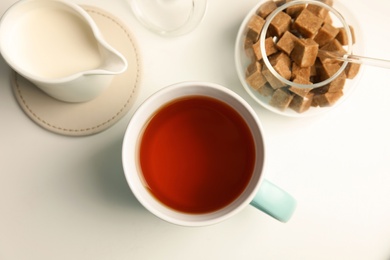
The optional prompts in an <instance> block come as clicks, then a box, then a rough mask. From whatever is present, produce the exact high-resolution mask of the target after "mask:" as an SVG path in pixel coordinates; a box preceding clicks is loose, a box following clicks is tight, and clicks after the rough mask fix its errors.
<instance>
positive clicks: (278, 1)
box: [274, 0, 286, 7]
mask: <svg viewBox="0 0 390 260" xmlns="http://www.w3.org/2000/svg"><path fill="white" fill-rule="evenodd" d="M274 2H275V4H276V6H277V7H279V6H282V5H284V4H285V3H286V0H276V1H274Z"/></svg>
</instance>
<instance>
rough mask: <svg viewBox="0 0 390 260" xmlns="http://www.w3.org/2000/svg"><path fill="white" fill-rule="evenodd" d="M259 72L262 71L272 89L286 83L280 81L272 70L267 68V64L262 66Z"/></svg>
mask: <svg viewBox="0 0 390 260" xmlns="http://www.w3.org/2000/svg"><path fill="white" fill-rule="evenodd" d="M261 73H263V75H264V77H265V78H266V79H267V81H268V83H269V85H270V86H271V87H272V88H273V89H279V88H281V87H284V86H286V84H284V83H283V82H282V81H280V80H279V79H277V78H276V77H275V76H274V75H273V74H272V72H271V71H270V70H269V69H268V68H267V66H263V70H262V71H261Z"/></svg>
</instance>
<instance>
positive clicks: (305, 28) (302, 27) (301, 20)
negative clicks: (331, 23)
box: [292, 9, 323, 38]
mask: <svg viewBox="0 0 390 260" xmlns="http://www.w3.org/2000/svg"><path fill="white" fill-rule="evenodd" d="M322 23H323V19H322V18H320V17H318V16H316V15H315V14H313V13H312V12H310V11H309V10H307V9H304V10H303V11H302V12H301V13H300V14H299V15H298V17H297V19H296V20H295V22H294V23H293V25H292V27H293V29H295V30H297V31H298V32H299V33H301V34H302V36H303V37H306V38H312V37H313V36H314V35H316V34H317V32H318V30H319V29H320V28H321V25H322Z"/></svg>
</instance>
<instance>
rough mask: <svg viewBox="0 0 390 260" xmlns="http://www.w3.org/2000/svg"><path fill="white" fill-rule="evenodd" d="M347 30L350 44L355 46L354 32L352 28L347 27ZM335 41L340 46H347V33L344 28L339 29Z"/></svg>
mask: <svg viewBox="0 0 390 260" xmlns="http://www.w3.org/2000/svg"><path fill="white" fill-rule="evenodd" d="M349 30H350V31H351V36H352V44H355V42H356V39H355V30H354V29H353V27H352V26H349ZM336 39H337V40H338V41H339V42H340V43H341V45H343V46H345V45H348V36H347V31H346V30H345V28H344V27H341V28H339V33H338V34H337V35H336Z"/></svg>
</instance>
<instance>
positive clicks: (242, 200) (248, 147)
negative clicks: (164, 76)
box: [122, 82, 296, 226]
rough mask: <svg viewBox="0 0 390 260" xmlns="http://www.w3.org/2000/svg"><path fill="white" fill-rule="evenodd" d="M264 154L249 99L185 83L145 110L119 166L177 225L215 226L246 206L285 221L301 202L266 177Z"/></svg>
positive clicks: (132, 126)
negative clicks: (121, 165) (247, 100)
mask: <svg viewBox="0 0 390 260" xmlns="http://www.w3.org/2000/svg"><path fill="white" fill-rule="evenodd" d="M265 151H266V150H265V142H264V136H263V130H262V126H261V123H260V121H259V119H258V116H257V115H256V113H255V112H254V111H253V109H252V108H251V107H250V105H249V104H248V103H247V102H246V101H245V100H244V99H242V98H241V97H240V96H239V95H237V94H236V93H235V92H233V91H231V90H229V89H228V88H226V87H223V86H220V85H217V84H213V83H207V82H183V83H178V84H175V85H171V86H168V87H166V88H163V89H161V90H160V91H158V92H156V93H155V94H153V95H152V96H150V97H149V98H148V99H147V100H146V101H145V102H144V103H143V104H141V105H140V107H139V108H138V109H137V111H136V112H135V113H134V115H133V117H132V119H131V120H130V123H129V125H128V127H127V130H126V133H125V137H124V140H123V148H122V162H123V168H124V172H125V176H126V180H127V182H128V184H129V186H130V188H131V190H132V192H133V194H134V195H135V197H136V198H137V199H138V200H139V202H140V203H141V204H142V205H143V206H144V207H145V208H146V209H148V210H149V211H150V212H151V213H153V214H154V215H156V216H157V217H159V218H161V219H163V220H166V221H168V222H171V223H173V224H178V225H182V226H205V225H210V224H215V223H218V222H220V221H223V220H225V219H227V218H229V217H231V216H233V215H234V214H236V213H238V212H239V211H240V210H242V209H243V208H245V207H246V206H247V205H249V204H251V205H253V206H255V207H256V208H258V209H260V210H261V211H263V212H265V213H267V214H268V215H270V216H272V217H274V218H275V219H278V220H280V221H282V222H287V221H288V220H289V219H290V217H291V216H292V214H293V212H294V210H295V206H296V201H295V199H294V198H293V197H292V196H291V195H289V194H288V193H287V192H285V191H283V190H282V189H280V188H279V187H277V186H276V185H274V184H272V183H271V182H269V181H267V180H266V179H264V168H265V162H266V159H265V158H266V154H265Z"/></svg>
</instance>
